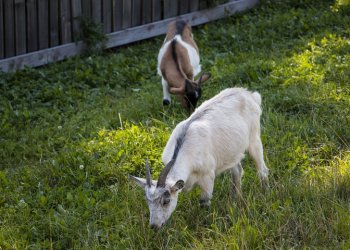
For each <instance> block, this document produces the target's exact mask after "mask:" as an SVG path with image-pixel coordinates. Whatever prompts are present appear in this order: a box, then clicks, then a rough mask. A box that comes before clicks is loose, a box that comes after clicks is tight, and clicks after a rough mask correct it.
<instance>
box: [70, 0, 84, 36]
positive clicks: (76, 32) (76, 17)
mask: <svg viewBox="0 0 350 250" xmlns="http://www.w3.org/2000/svg"><path fill="white" fill-rule="evenodd" d="M81 17H82V7H81V1H80V0H78V1H74V0H73V1H72V22H73V34H72V35H73V41H74V42H77V41H78V40H79V39H80V38H81V29H80V21H81V20H80V18H81Z"/></svg>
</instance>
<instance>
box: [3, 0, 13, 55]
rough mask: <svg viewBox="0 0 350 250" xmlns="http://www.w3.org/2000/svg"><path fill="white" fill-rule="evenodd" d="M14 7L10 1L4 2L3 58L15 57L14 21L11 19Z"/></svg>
mask: <svg viewBox="0 0 350 250" xmlns="http://www.w3.org/2000/svg"><path fill="white" fill-rule="evenodd" d="M13 13H14V5H13V1H12V0H6V1H5V5H4V29H5V30H4V31H5V32H4V37H5V38H4V40H5V43H4V44H5V48H4V50H5V57H11V56H14V55H16V50H15V32H14V31H15V20H14V18H13V16H14V15H13Z"/></svg>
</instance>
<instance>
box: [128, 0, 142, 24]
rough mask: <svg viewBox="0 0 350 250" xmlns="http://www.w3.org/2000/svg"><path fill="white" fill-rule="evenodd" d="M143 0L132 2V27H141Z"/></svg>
mask: <svg viewBox="0 0 350 250" xmlns="http://www.w3.org/2000/svg"><path fill="white" fill-rule="evenodd" d="M141 7H142V4H141V0H133V1H132V21H131V26H133V27H134V26H138V25H141V23H142V22H141V13H142V11H141Z"/></svg>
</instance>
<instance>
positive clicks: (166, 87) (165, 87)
mask: <svg viewBox="0 0 350 250" xmlns="http://www.w3.org/2000/svg"><path fill="white" fill-rule="evenodd" d="M162 86H163V105H164V106H166V105H169V104H170V93H169V85H168V82H167V81H166V80H165V79H164V78H163V77H162Z"/></svg>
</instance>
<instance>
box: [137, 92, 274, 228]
mask: <svg viewBox="0 0 350 250" xmlns="http://www.w3.org/2000/svg"><path fill="white" fill-rule="evenodd" d="M260 105H261V96H260V94H259V93H257V92H250V91H247V90H245V89H242V88H231V89H226V90H224V91H222V92H221V93H220V94H218V95H216V96H215V97H213V98H212V99H210V100H207V101H205V102H204V103H203V104H202V105H201V106H200V107H198V108H197V109H196V110H195V112H194V113H193V114H192V115H191V116H190V117H189V118H188V119H186V120H184V121H182V122H180V123H179V124H178V125H177V126H176V128H175V129H174V131H173V132H172V134H171V136H170V138H169V140H168V142H167V144H166V146H165V149H164V151H163V155H162V160H163V162H164V164H165V168H164V169H163V170H162V172H161V173H160V175H159V179H158V181H152V180H151V174H150V170H149V166H148V162H146V179H143V178H138V177H134V176H131V177H132V179H134V180H135V181H136V182H137V183H138V184H139V185H140V186H141V187H143V188H144V190H145V194H146V200H147V203H148V206H149V210H150V225H151V227H152V228H160V227H161V226H162V225H163V224H164V223H165V222H166V221H167V220H168V219H169V217H170V215H171V214H172V212H173V211H174V209H175V207H176V204H177V200H178V194H179V192H180V190H182V189H184V190H190V189H191V188H192V187H193V186H194V185H195V184H197V185H199V187H200V189H201V198H200V202H201V205H210V199H211V197H212V193H213V187H214V179H215V176H217V175H218V174H220V173H222V172H223V171H225V170H227V169H231V174H232V178H233V183H234V191H235V194H236V195H237V194H238V195H239V196H240V194H241V178H242V175H243V169H242V166H241V164H240V162H241V160H242V158H243V157H244V153H245V151H247V150H248V151H249V154H250V155H251V157H252V158H253V160H254V162H255V165H256V168H257V171H258V173H259V177H260V180H261V183H262V185H263V187H268V171H269V170H268V168H267V167H266V166H265V162H264V159H263V147H262V143H261V140H260V115H261V108H260Z"/></svg>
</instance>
